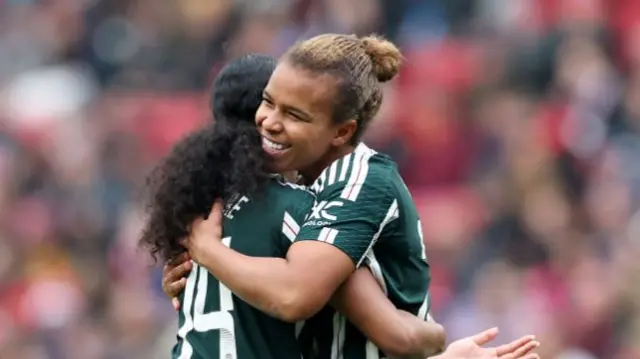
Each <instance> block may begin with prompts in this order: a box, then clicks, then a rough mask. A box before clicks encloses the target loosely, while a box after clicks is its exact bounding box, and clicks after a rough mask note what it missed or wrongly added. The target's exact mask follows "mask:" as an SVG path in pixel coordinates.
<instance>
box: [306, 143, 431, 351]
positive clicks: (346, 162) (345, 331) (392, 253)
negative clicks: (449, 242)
mask: <svg viewBox="0 0 640 359" xmlns="http://www.w3.org/2000/svg"><path fill="white" fill-rule="evenodd" d="M310 189H311V191H312V192H314V193H315V195H316V201H315V202H314V208H313V209H312V211H311V213H310V214H309V216H308V218H307V220H306V221H305V223H304V224H303V225H302V228H301V230H300V232H299V233H298V236H297V237H296V241H302V240H317V241H323V242H326V243H329V244H331V245H333V246H335V247H337V248H338V249H340V250H342V251H343V252H344V253H346V254H347V255H348V256H349V257H350V258H351V259H352V260H353V262H354V263H355V265H356V267H358V266H360V265H362V264H366V265H367V266H369V268H370V269H371V271H372V273H373V274H374V276H375V277H376V279H378V281H379V283H380V285H381V287H382V289H383V290H384V291H385V293H386V294H387V295H388V297H389V299H390V300H391V301H392V302H393V303H394V304H395V306H396V307H397V308H399V309H403V310H406V311H408V312H410V313H413V314H415V315H417V316H419V317H421V318H425V319H426V317H427V314H428V311H429V282H430V271H429V264H428V262H427V257H426V254H425V248H424V242H423V239H422V230H421V225H420V220H419V217H418V212H417V209H416V207H415V204H414V203H413V199H412V198H411V194H410V193H409V190H408V189H407V187H406V185H405V184H404V181H403V180H402V178H401V177H400V174H399V173H398V170H397V166H396V164H395V163H394V162H393V161H392V160H391V159H390V158H389V157H388V156H386V155H382V154H379V153H377V152H375V151H374V150H372V149H370V148H368V147H367V146H366V145H364V144H360V145H358V146H357V147H356V149H355V151H354V152H353V153H351V154H349V155H347V156H345V157H343V158H341V159H339V160H337V161H335V162H333V163H332V164H331V165H330V166H329V167H328V168H327V169H325V170H324V171H323V173H322V174H321V175H320V176H319V177H318V179H317V180H316V182H315V183H314V184H313V185H312V186H311V187H310ZM299 339H300V342H301V346H302V350H303V353H304V354H305V356H308V357H314V358H322V359H324V358H327V359H329V358H331V359H334V358H346V359H360V358H362V359H365V358H366V359H371V358H379V357H382V356H383V354H382V353H380V352H379V350H378V349H377V348H376V347H375V345H373V343H371V342H370V341H368V340H367V339H366V338H365V337H364V336H363V335H362V334H361V333H360V332H359V331H358V330H357V329H356V328H355V327H354V326H352V325H351V324H350V323H349V322H348V321H347V320H346V319H345V318H344V317H342V316H341V315H339V314H338V313H336V312H335V311H334V310H332V309H330V308H328V307H327V308H324V309H323V310H322V311H321V312H320V313H319V314H318V315H316V316H315V317H313V318H311V319H310V320H308V321H307V323H306V324H305V326H304V328H303V330H302V333H301V335H300V338H299Z"/></svg>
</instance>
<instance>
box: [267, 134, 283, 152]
mask: <svg viewBox="0 0 640 359" xmlns="http://www.w3.org/2000/svg"><path fill="white" fill-rule="evenodd" d="M262 143H263V144H264V145H266V146H267V147H269V148H271V149H274V150H278V151H281V150H284V149H286V148H287V146H285V145H283V144H280V143H277V142H273V141H271V140H269V139H268V138H266V137H263V138H262Z"/></svg>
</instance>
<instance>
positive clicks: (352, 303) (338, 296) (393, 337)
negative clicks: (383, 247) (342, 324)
mask: <svg viewBox="0 0 640 359" xmlns="http://www.w3.org/2000/svg"><path fill="white" fill-rule="evenodd" d="M331 305H332V306H333V307H334V308H335V309H336V310H338V311H339V312H341V313H342V314H343V315H345V316H346V317H347V319H349V321H350V322H351V323H353V324H354V325H355V326H356V327H357V328H358V329H359V330H360V331H361V332H362V333H363V334H364V335H365V336H366V337H367V338H369V339H370V340H371V341H372V342H373V343H374V344H375V345H376V346H377V347H378V348H380V350H382V351H383V352H385V353H386V354H387V355H389V356H391V357H394V358H407V359H414V358H415V359H423V358H427V357H429V356H432V355H436V354H438V353H440V352H442V350H444V347H445V331H444V328H443V327H442V326H441V325H440V324H437V323H435V322H425V321H424V320H422V319H420V318H418V317H416V316H414V315H413V314H411V313H408V312H405V311H402V310H398V309H396V307H395V306H394V305H393V303H391V301H389V299H388V298H387V296H386V295H385V294H384V293H383V291H382V289H381V288H380V285H379V284H378V282H377V281H376V280H375V278H374V277H373V274H371V272H370V271H369V269H367V268H364V267H363V268H360V269H358V270H356V271H355V273H353V274H352V275H351V276H350V277H349V278H348V279H347V280H346V282H345V283H344V284H343V285H342V286H341V287H340V288H339V289H338V290H337V291H336V292H335V294H334V295H333V297H332V299H331Z"/></svg>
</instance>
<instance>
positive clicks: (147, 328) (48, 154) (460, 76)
mask: <svg viewBox="0 0 640 359" xmlns="http://www.w3.org/2000/svg"><path fill="white" fill-rule="evenodd" d="M322 32H345V33H358V34H366V33H370V32H377V33H381V34H384V35H385V36H387V37H388V38H390V39H392V40H393V41H396V42H397V43H398V44H400V45H401V46H402V48H403V51H404V53H405V55H406V66H405V67H404V69H403V72H402V73H401V75H400V78H399V79H398V80H396V81H394V82H393V83H392V84H391V85H389V86H388V87H387V88H386V98H385V103H384V107H383V109H382V111H381V113H380V115H379V116H378V118H377V120H376V122H375V124H374V125H373V127H372V128H371V130H370V131H369V134H368V136H367V142H368V144H369V145H370V146H372V147H373V148H375V149H377V150H380V151H383V152H387V153H389V154H391V155H392V156H393V157H394V158H395V159H396V160H397V162H398V164H399V166H400V168H401V171H402V174H403V176H404V178H405V179H406V182H407V184H408V185H409V187H410V189H411V191H412V193H413V195H414V196H415V201H416V203H417V205H418V207H419V209H420V211H421V216H422V223H423V226H424V234H425V241H426V242H427V249H428V255H429V258H430V262H431V264H432V267H433V277H434V279H433V284H432V292H433V303H432V304H433V308H434V313H435V317H436V319H437V320H438V321H440V322H442V323H443V324H444V325H445V327H446V328H447V331H448V334H449V338H450V339H456V338H460V337H462V336H465V335H469V334H472V333H474V332H476V331H479V330H482V329H485V328H488V327H491V326H494V325H498V326H499V327H500V329H501V335H500V337H499V342H500V343H504V342H506V341H508V340H510V339H513V338H515V337H516V336H518V335H522V334H527V333H533V334H536V335H537V336H538V337H539V340H540V341H541V342H542V343H543V346H542V347H541V348H540V353H541V355H542V358H544V359H589V358H613V359H634V358H640V264H637V262H636V261H635V258H636V257H638V256H639V255H640V212H638V210H639V209H640V71H639V70H640V1H636V0H349V1H346V0H344V1H342V0H0V358H2V359H81V358H82V359H125V358H167V357H168V353H169V349H170V347H171V345H172V344H173V341H174V337H175V332H176V328H177V324H176V322H175V318H176V315H175V313H174V312H173V310H172V308H171V307H170V304H169V303H168V301H167V300H166V299H165V298H164V297H163V295H162V293H161V289H160V273H159V270H158V269H157V268H155V267H152V266H151V263H150V261H149V260H148V259H147V258H146V257H145V256H144V255H142V254H141V253H139V252H138V251H137V249H136V240H137V233H138V230H139V229H140V223H141V222H140V221H141V218H142V217H141V213H142V211H143V208H141V196H140V195H141V186H142V185H143V184H144V178H145V175H146V174H147V173H148V171H149V169H150V167H151V166H153V164H154V163H156V161H157V160H158V158H159V157H160V156H162V155H163V154H164V153H166V151H168V149H169V148H170V146H171V144H172V143H173V142H175V141H176V140H177V139H179V138H180V137H181V136H182V135H183V134H184V133H186V132H188V131H190V130H192V129H194V128H197V126H198V125H199V124H201V123H203V121H207V119H208V113H207V97H208V94H207V91H208V87H209V84H210V81H211V79H212V77H213V76H215V73H216V69H219V68H220V66H221V65H222V64H224V62H225V61H226V60H227V59H229V58H233V57H235V56H238V55H241V54H244V53H247V52H262V53H270V54H273V55H276V56H277V55H279V54H281V53H282V52H283V51H284V50H285V49H286V48H287V47H288V46H289V45H291V44H292V43H293V42H295V41H296V40H297V39H300V38H304V37H309V36H312V35H315V34H318V33H322Z"/></svg>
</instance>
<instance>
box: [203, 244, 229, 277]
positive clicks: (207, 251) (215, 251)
mask: <svg viewBox="0 0 640 359" xmlns="http://www.w3.org/2000/svg"><path fill="white" fill-rule="evenodd" d="M204 243H206V245H205V246H203V247H202V248H201V249H200V251H201V256H200V258H199V260H200V263H198V264H200V265H201V266H203V267H205V268H207V269H209V271H212V268H214V267H215V263H217V262H218V256H219V255H221V254H223V253H222V251H223V250H224V249H225V248H226V247H225V246H224V245H223V244H222V242H220V241H216V240H213V241H212V240H211V239H210V238H209V239H208V240H207V241H204Z"/></svg>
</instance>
